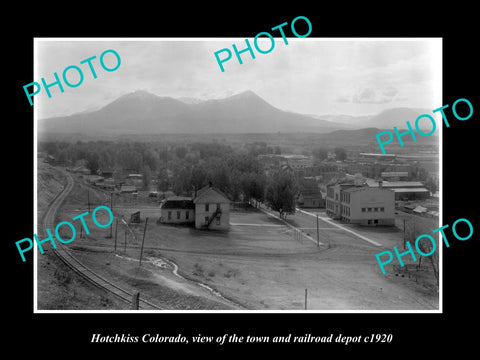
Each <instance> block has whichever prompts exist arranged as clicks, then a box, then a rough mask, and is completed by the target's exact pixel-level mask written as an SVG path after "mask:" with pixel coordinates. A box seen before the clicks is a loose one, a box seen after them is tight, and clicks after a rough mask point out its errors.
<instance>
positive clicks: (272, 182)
mask: <svg viewBox="0 0 480 360" xmlns="http://www.w3.org/2000/svg"><path fill="white" fill-rule="evenodd" d="M297 193H298V187H297V184H296V180H295V177H294V175H293V174H292V173H290V172H286V171H281V170H280V171H277V172H275V173H273V174H272V176H271V177H270V179H269V181H268V185H267V190H266V196H265V200H266V202H267V204H268V205H269V206H270V207H271V208H272V209H273V210H275V211H278V212H279V215H280V217H281V218H286V215H287V214H294V213H295V198H296V196H297Z"/></svg>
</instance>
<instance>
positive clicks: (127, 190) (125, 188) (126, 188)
mask: <svg viewBox="0 0 480 360" xmlns="http://www.w3.org/2000/svg"><path fill="white" fill-rule="evenodd" d="M120 192H121V193H124V194H132V193H136V192H137V188H136V187H135V186H134V185H122V186H121V187H120Z"/></svg>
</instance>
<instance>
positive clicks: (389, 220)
mask: <svg viewBox="0 0 480 360" xmlns="http://www.w3.org/2000/svg"><path fill="white" fill-rule="evenodd" d="M326 212H327V215H329V216H330V217H332V218H333V219H339V220H342V221H343V222H346V223H352V224H360V225H371V226H375V225H394V224H395V193H394V192H393V191H392V190H390V189H385V188H383V187H382V186H381V183H380V186H379V187H376V188H372V187H369V186H366V184H365V183H362V182H361V181H359V179H358V178H356V179H355V180H354V181H349V182H345V183H337V184H331V185H328V186H327V198H326Z"/></svg>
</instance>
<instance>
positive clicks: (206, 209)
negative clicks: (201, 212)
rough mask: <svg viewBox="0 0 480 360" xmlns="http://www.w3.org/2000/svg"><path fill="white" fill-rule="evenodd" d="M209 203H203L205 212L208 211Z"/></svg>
mask: <svg viewBox="0 0 480 360" xmlns="http://www.w3.org/2000/svg"><path fill="white" fill-rule="evenodd" d="M208 205H209V204H205V212H209V211H210V209H209V208H210V207H209V206H208Z"/></svg>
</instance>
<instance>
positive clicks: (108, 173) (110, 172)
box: [100, 169, 114, 179]
mask: <svg viewBox="0 0 480 360" xmlns="http://www.w3.org/2000/svg"><path fill="white" fill-rule="evenodd" d="M113 174H114V171H113V170H112V169H102V170H101V171H100V175H102V176H103V177H104V178H105V179H110V178H112V177H113Z"/></svg>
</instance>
